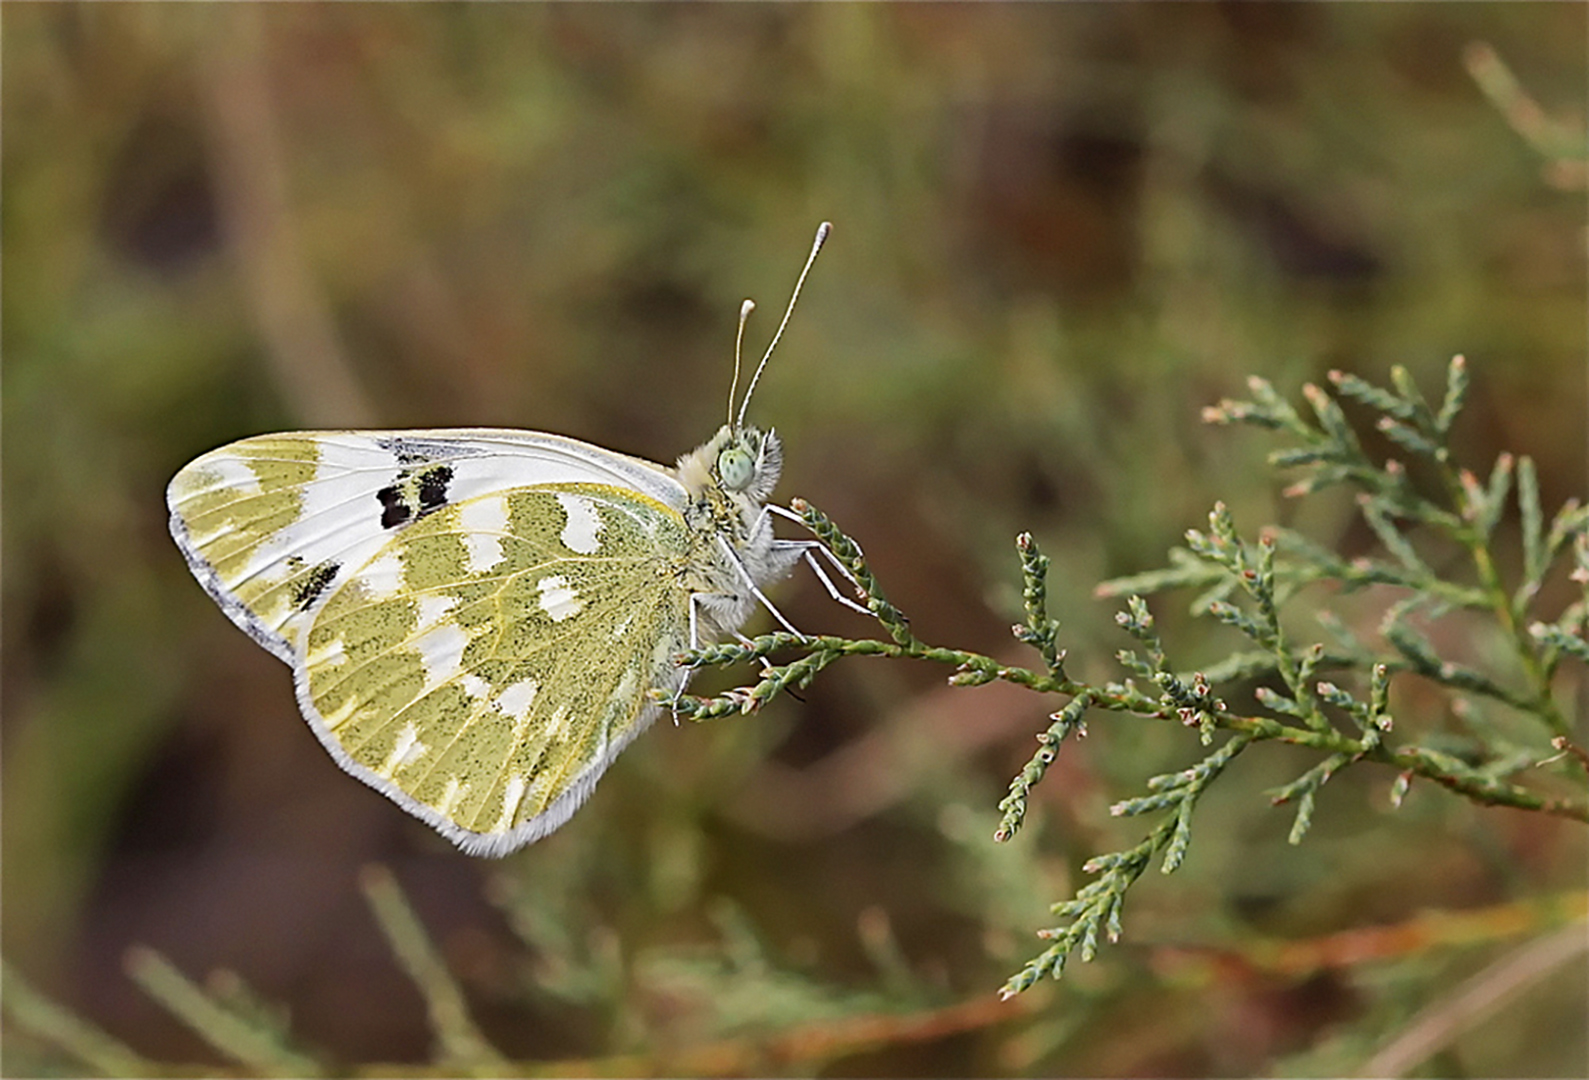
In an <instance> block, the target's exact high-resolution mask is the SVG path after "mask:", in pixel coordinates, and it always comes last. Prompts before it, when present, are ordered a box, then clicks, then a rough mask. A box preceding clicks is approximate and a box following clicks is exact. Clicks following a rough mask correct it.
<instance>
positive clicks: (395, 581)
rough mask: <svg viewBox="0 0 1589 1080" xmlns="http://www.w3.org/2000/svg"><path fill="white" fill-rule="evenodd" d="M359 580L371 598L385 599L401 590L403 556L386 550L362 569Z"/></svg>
mask: <svg viewBox="0 0 1589 1080" xmlns="http://www.w3.org/2000/svg"><path fill="white" fill-rule="evenodd" d="M359 580H360V581H361V582H362V583H363V584H364V590H365V592H367V593H368V594H369V596H370V599H372V600H387V599H390V598H391V597H393V596H396V595H397V594H398V593H400V592H402V591H403V558H402V556H401V555H399V554H397V552H395V551H388V552H386V553H385V554H384V555H382V556H381V557H380V558H378V559H376V560H375V561H374V562H372V563H370V564H369V565H368V566H366V567H365V568H364V569H363V570H360V571H359Z"/></svg>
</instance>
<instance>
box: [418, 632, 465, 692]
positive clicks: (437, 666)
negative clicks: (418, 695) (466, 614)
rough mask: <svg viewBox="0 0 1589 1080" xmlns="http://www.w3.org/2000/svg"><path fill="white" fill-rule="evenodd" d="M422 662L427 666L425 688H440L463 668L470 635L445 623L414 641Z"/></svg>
mask: <svg viewBox="0 0 1589 1080" xmlns="http://www.w3.org/2000/svg"><path fill="white" fill-rule="evenodd" d="M413 644H414V648H415V649H417V650H419V659H420V662H421V663H423V664H424V665H425V688H426V689H427V690H428V689H431V688H432V687H436V686H440V685H441V684H442V683H444V682H446V681H447V680H448V679H450V678H452V677H453V676H454V675H456V674H458V672H459V670H460V669H461V668H462V667H463V650H464V647H465V646H467V645H468V644H469V635H468V634H466V633H464V631H463V628H462V627H461V626H457V625H454V624H450V623H443V624H442V625H440V626H434V627H432V628H431V629H429V630H427V631H425V632H424V633H423V634H421V635H420V636H419V637H417V638H415V639H414V642H413Z"/></svg>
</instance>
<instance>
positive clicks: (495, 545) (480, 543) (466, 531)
mask: <svg viewBox="0 0 1589 1080" xmlns="http://www.w3.org/2000/svg"><path fill="white" fill-rule="evenodd" d="M458 528H459V530H460V531H461V532H462V533H463V546H464V553H465V554H466V555H467V556H468V559H469V571H470V573H474V574H483V573H485V572H486V571H488V570H490V569H491V568H492V567H494V566H496V565H497V563H499V562H501V561H502V558H503V555H502V535H501V534H503V533H506V532H507V531H508V504H507V501H506V500H505V499H503V498H502V497H501V496H500V495H498V496H492V497H489V498H481V499H472V500H470V501H469V502H466V503H464V504H463V505H462V506H460V507H459V508H458Z"/></svg>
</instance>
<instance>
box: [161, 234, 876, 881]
mask: <svg viewBox="0 0 1589 1080" xmlns="http://www.w3.org/2000/svg"><path fill="white" fill-rule="evenodd" d="M830 228H831V226H830V225H829V224H828V223H826V222H824V223H823V224H822V226H821V227H820V228H819V229H818V230H817V236H816V240H815V242H814V243H813V244H812V248H811V254H810V256H809V257H808V258H807V260H806V263H805V268H804V269H803V270H802V271H801V273H800V277H799V279H798V280H797V281H796V283H795V288H794V293H793V295H792V296H791V298H790V301H789V308H788V310H787V311H786V312H785V313H784V318H783V322H782V323H781V324H780V325H779V327H778V330H777V333H775V334H774V336H773V339H772V342H771V344H769V346H768V348H767V352H766V354H765V355H764V356H763V357H762V359H761V363H760V364H759V365H758V366H757V368H756V371H755V374H754V375H753V376H752V378H751V380H750V383H749V386H748V387H747V389H746V391H745V396H744V399H743V400H742V401H741V402H740V406H739V410H738V413H737V414H736V413H735V410H734V398H735V393H736V391H737V387H738V380H739V357H740V344H742V342H743V339H744V329H745V321H746V318H747V317H748V316H749V314H750V311H751V309H752V308H753V307H754V305H753V304H752V303H751V302H750V301H748V300H747V301H745V303H744V304H743V305H742V307H741V309H740V319H739V334H738V338H737V340H736V346H735V357H734V382H733V384H732V385H731V387H730V390H729V418H728V422H727V423H725V424H724V425H723V426H722V427H721V428H720V429H719V430H718V431H717V433H716V434H714V435H713V436H712V437H711V438H710V439H708V440H707V441H706V442H705V443H704V444H702V445H701V446H699V447H697V448H696V449H695V450H692V451H691V452H689V453H687V454H685V455H684V456H683V457H681V458H679V460H678V464H677V466H676V467H674V468H669V467H668V466H665V465H659V464H654V463H652V462H649V461H645V460H642V459H639V458H634V457H629V456H627V455H625V454H620V453H617V452H614V451H612V450H606V449H603V448H601V447H599V446H593V445H590V444H588V443H583V442H579V441H578V440H575V439H570V438H565V437H563V436H560V435H552V434H545V433H542V432H532V431H518V430H512V429H494V428H455V429H436V430H415V431H317V432H289V433H285V434H277V435H260V436H255V437H253V438H247V439H243V440H241V441H239V442H234V443H232V444H230V445H228V446H223V447H221V448H220V449H217V450H212V451H211V452H209V453H207V454H204V455H203V456H201V457H199V458H197V459H195V460H194V461H192V462H191V463H189V464H188V465H187V466H185V467H184V468H183V469H182V470H181V471H179V472H178V473H177V474H176V476H175V477H174V478H173V479H172V481H171V483H170V486H169V488H168V490H167V503H168V505H169V507H170V511H171V535H172V537H173V538H174V539H175V540H176V543H177V546H178V547H179V548H180V549H181V550H182V553H183V555H184V556H186V558H187V562H188V566H189V568H190V569H191V570H192V571H193V574H194V576H195V577H196V578H197V579H198V581H199V583H200V584H201V585H202V586H203V587H204V589H205V591H206V592H208V593H209V594H210V596H211V597H212V598H213V599H214V600H215V601H216V603H217V604H219V605H220V608H221V610H222V611H223V612H224V613H225V614H226V615H227V617H228V618H230V619H231V620H232V622H234V623H236V624H237V625H238V626H239V627H241V628H242V629H243V630H244V631H245V632H247V633H248V635H249V636H250V637H252V638H253V639H254V640H255V641H256V642H258V643H259V644H260V645H262V646H263V647H264V648H265V649H266V650H268V651H269V652H270V653H271V654H272V655H274V656H276V657H277V658H278V659H280V660H281V661H283V662H284V663H286V664H287V665H288V666H289V667H290V668H292V672H293V681H294V684H295V687H296V691H297V698H298V705H299V708H300V709H301V711H302V712H303V715H304V718H305V719H306V720H307V721H308V723H309V726H310V728H311V729H312V730H313V731H314V733H315V735H316V736H317V737H318V738H319V740H320V742H321V744H322V745H323V746H324V747H325V748H326V750H327V751H328V752H329V753H330V754H331V756H332V758H334V759H335V760H336V762H337V764H338V765H340V766H341V767H342V768H343V769H345V770H346V771H347V772H349V773H351V774H352V775H353V776H355V777H357V778H358V779H360V780H362V781H364V782H365V783H366V784H368V785H370V786H371V787H373V788H375V789H376V790H377V791H379V792H381V793H382V794H383V795H385V796H387V797H388V798H390V799H391V800H392V801H393V802H395V803H397V805H399V806H400V807H402V808H403V809H404V810H406V811H408V812H409V813H411V814H413V815H414V816H415V817H417V818H419V819H420V820H422V821H424V822H425V823H426V824H428V825H430V826H432V827H433V828H435V829H437V830H438V831H439V832H441V833H442V835H444V836H445V837H447V839H449V840H451V841H452V842H453V843H455V844H457V845H458V847H460V848H461V849H463V850H464V851H465V852H467V853H469V854H471V855H488V856H500V855H505V854H507V853H509V852H511V851H514V850H516V849H517V848H520V847H522V846H523V845H525V844H528V843H530V842H532V841H534V840H537V839H539V838H540V837H543V836H545V835H546V834H547V833H549V832H551V831H552V830H554V829H556V828H558V827H559V826H560V825H562V824H563V823H564V822H565V821H567V820H568V818H569V817H570V816H571V815H572V814H573V812H574V811H575V810H576V809H577V808H578V807H579V806H580V804H581V803H583V802H584V801H585V799H586V797H587V796H589V795H590V793H591V790H592V788H594V787H595V785H596V782H597V780H598V779H600V777H601V775H602V773H603V772H604V771H605V770H606V768H607V766H608V765H610V764H611V763H612V761H613V759H614V758H616V757H617V755H618V753H619V752H620V751H622V750H623V748H624V747H625V746H627V745H628V744H629V743H630V742H631V741H632V740H633V739H634V738H635V737H636V736H637V735H639V734H640V733H641V732H642V731H644V730H645V729H646V728H647V727H648V726H649V725H650V724H651V723H652V722H653V721H654V720H655V719H656V717H657V716H658V714H659V713H660V711H661V709H662V706H661V705H659V704H658V703H657V697H658V696H659V695H657V694H655V693H653V692H654V691H660V692H661V694H660V696H662V697H666V696H668V695H671V694H675V693H678V692H681V691H682V690H683V688H684V686H685V684H686V682H687V681H688V678H689V674H690V672H689V669H688V668H687V667H684V666H681V665H680V664H679V663H678V662H677V657H678V654H679V653H681V652H682V651H684V650H686V649H689V648H694V647H699V646H701V645H704V644H709V643H712V642H715V641H717V640H719V639H720V638H722V637H725V636H728V635H735V636H738V631H739V627H740V626H741V625H742V624H743V623H744V622H745V620H746V619H747V618H748V617H749V616H750V614H751V613H752V611H753V610H754V609H755V607H756V605H757V604H758V603H760V604H763V605H765V606H766V607H767V608H768V609H769V610H770V611H771V612H772V613H773V615H774V616H775V617H776V618H777V619H778V621H779V622H780V623H782V624H783V626H784V627H785V629H788V630H790V631H793V630H794V628H793V627H792V626H790V625H789V624H788V622H787V620H785V619H783V616H782V615H780V614H778V612H777V609H776V608H773V607H772V605H771V604H770V603H769V602H768V601H767V598H766V596H765V595H764V594H763V592H762V586H764V585H766V584H768V583H769V582H772V581H775V580H777V579H779V578H782V577H784V576H786V575H787V574H788V573H789V572H790V571H791V570H792V569H793V567H794V566H795V565H796V563H798V562H799V561H800V560H801V559H802V558H803V559H804V560H805V561H806V562H807V563H808V564H809V565H810V566H811V568H812V569H813V570H814V571H815V572H816V574H817V576H818V577H819V579H820V580H821V581H822V582H823V583H824V584H825V585H826V586H827V588H828V592H829V594H830V595H832V596H833V597H834V598H836V599H838V600H840V601H841V602H843V603H846V604H849V606H851V607H857V608H858V610H861V611H863V612H864V611H865V609H864V608H859V606H858V605H856V604H854V603H853V601H849V600H848V599H847V598H845V597H843V596H841V595H840V593H839V591H838V589H837V588H836V587H835V586H834V584H833V582H832V580H831V578H829V577H828V576H827V574H826V573H824V572H823V569H822V567H821V565H819V563H818V562H817V560H816V559H814V558H812V553H813V551H817V552H819V553H822V554H825V555H827V556H828V557H829V560H830V561H831V562H832V564H833V565H834V566H835V567H836V568H837V569H838V570H839V571H840V572H841V573H843V572H844V568H843V567H842V566H841V565H839V564H838V563H837V561H836V560H832V557H831V553H829V552H827V550H826V548H823V547H822V545H821V544H820V543H818V542H817V541H815V540H787V539H781V538H778V537H776V536H775V535H774V534H773V528H772V518H773V516H775V515H781V516H784V517H790V518H793V517H794V515H793V514H792V513H791V512H790V511H788V510H786V509H784V508H782V507H779V506H777V505H776V504H772V503H769V502H768V498H769V497H770V496H771V494H772V490H773V487H774V485H775V484H776V483H777V480H778V475H779V472H780V470H781V468H782V464H783V453H782V445H781V443H780V441H779V439H778V436H777V435H776V434H775V433H774V432H773V431H770V430H769V431H761V430H759V429H757V428H755V427H752V426H750V425H747V424H746V423H745V420H744V418H745V410H746V408H747V407H748V406H749V403H750V396H751V394H752V392H753V391H754V390H755V386H756V382H757V381H758V380H759V379H760V377H761V373H762V371H763V370H764V369H765V368H766V364H767V360H768V359H769V358H770V357H771V355H772V351H773V349H774V348H775V347H776V346H777V344H778V341H779V339H780V338H781V337H782V335H783V331H784V328H785V327H786V326H787V325H788V322H789V316H790V315H791V314H792V313H793V310H794V303H795V300H796V299H798V297H799V295H800V288H801V286H802V285H803V284H804V283H805V278H806V274H807V273H809V272H810V269H811V265H812V263H813V262H814V261H815V259H816V255H817V252H818V251H820V250H821V248H822V244H823V242H824V241H825V240H826V239H827V236H828V232H829V230H830Z"/></svg>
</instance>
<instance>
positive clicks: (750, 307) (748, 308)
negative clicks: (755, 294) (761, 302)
mask: <svg viewBox="0 0 1589 1080" xmlns="http://www.w3.org/2000/svg"><path fill="white" fill-rule="evenodd" d="M755 310H756V301H754V300H751V299H749V298H748V297H747V298H746V300H745V302H744V303H742V304H740V305H739V314H740V316H741V317H743V316H746V315H749V314H750V313H751V312H752V311H755Z"/></svg>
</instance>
